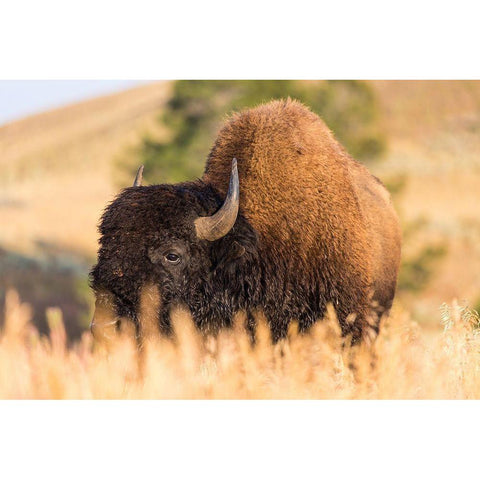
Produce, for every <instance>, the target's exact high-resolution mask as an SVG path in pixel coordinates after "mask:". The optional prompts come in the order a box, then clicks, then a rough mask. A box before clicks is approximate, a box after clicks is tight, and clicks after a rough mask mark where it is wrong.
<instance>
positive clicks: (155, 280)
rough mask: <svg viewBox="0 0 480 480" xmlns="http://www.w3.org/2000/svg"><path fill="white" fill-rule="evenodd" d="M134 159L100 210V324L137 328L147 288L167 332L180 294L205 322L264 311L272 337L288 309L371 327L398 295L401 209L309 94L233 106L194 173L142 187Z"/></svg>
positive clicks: (212, 328)
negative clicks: (121, 186) (131, 174)
mask: <svg viewBox="0 0 480 480" xmlns="http://www.w3.org/2000/svg"><path fill="white" fill-rule="evenodd" d="M142 170H143V168H142V167H141V168H140V169H139V172H138V173H137V178H136V179H135V182H134V184H133V187H130V188H126V189H125V190H123V191H122V192H121V193H120V194H119V195H118V196H117V198H116V199H115V200H114V201H113V202H112V203H111V204H110V205H109V206H108V207H107V209H106V210H105V212H104V214H103V216H102V219H101V224H100V227H99V230H100V234H101V238H100V249H99V253H98V263H97V264H96V266H95V267H94V268H93V270H92V272H91V284H92V287H93V289H94V291H95V294H96V311H95V315H94V320H93V321H92V331H93V333H94V335H101V334H102V333H103V332H104V331H105V328H106V326H107V325H110V326H115V325H116V326H118V322H119V319H122V321H127V322H128V321H132V322H134V324H135V325H136V327H137V333H138V331H139V328H140V323H141V321H140V316H141V315H140V310H141V304H142V300H141V297H142V292H144V291H145V287H146V286H149V287H148V288H150V294H151V292H152V288H153V291H154V292H156V295H157V297H158V300H159V305H160V306H159V308H158V309H157V310H156V313H155V319H154V323H155V328H156V329H158V330H159V331H160V332H162V333H163V334H166V335H169V334H170V333H171V328H172V327H171V324H170V316H169V312H170V311H171V309H172V308H173V307H174V306H176V305H184V306H186V307H188V309H189V310H190V312H191V314H192V317H193V320H194V322H195V324H196V326H197V327H198V328H199V329H200V330H201V331H203V332H216V331H218V329H220V328H222V327H229V326H230V325H231V323H232V318H233V316H234V315H235V313H236V312H239V311H243V312H245V313H246V315H247V319H248V321H247V327H248V328H250V329H252V328H253V326H254V320H253V319H254V318H255V316H254V314H255V312H258V311H262V312H263V314H264V316H265V318H266V319H267V321H268V323H269V326H270V329H271V333H272V339H273V340H274V341H277V340H279V339H280V338H282V337H284V336H285V335H286V334H287V330H288V326H289V324H290V322H291V321H292V320H295V321H297V322H298V326H299V329H300V331H307V330H308V329H309V327H310V326H311V325H312V324H313V323H314V322H316V321H317V320H319V319H321V318H322V317H324V315H325V312H326V307H327V305H328V304H332V305H333V307H334V309H335V311H336V314H337V318H338V322H339V324H340V327H341V330H342V333H343V334H344V335H351V337H352V339H353V341H354V342H358V341H361V340H363V339H367V338H368V339H371V338H372V337H374V336H375V334H376V333H378V329H379V323H380V319H381V316H382V315H383V314H386V313H388V312H389V310H390V308H391V305H392V301H393V298H394V294H395V286H396V280H397V273H398V268H399V262H400V244H401V235H400V229H399V223H398V218H397V215H396V213H395V211H394V208H393V206H392V202H391V199H390V196H389V193H388V192H387V190H386V189H385V187H384V186H383V184H382V183H381V182H380V180H378V179H377V178H376V177H374V176H373V175H372V174H370V173H369V171H368V170H367V169H366V168H365V167H364V166H363V165H361V164H360V163H358V162H357V161H355V160H354V159H353V158H352V157H351V156H350V155H349V154H348V153H347V152H346V151H345V150H344V148H343V147H342V146H341V145H340V144H339V142H338V141H337V140H336V139H335V138H334V136H333V134H332V132H331V131H330V130H329V129H328V127H327V126H326V125H325V123H324V122H323V121H322V120H321V119H320V118H319V117H318V116H317V115H316V114H314V113H313V112H312V111H310V110H309V109H308V108H307V107H306V106H304V105H303V104H301V103H299V102H297V101H295V100H290V99H288V100H279V101H272V102H270V103H266V104H263V105H260V106H258V107H256V108H252V109H247V110H244V111H242V112H240V113H237V114H234V115H233V116H232V117H231V119H230V120H229V121H228V122H227V123H226V125H225V126H224V127H223V128H222V129H221V131H220V133H219V135H218V138H217V139H216V141H215V144H214V146H213V148H212V150H211V152H210V154H209V156H208V159H207V163H206V168H205V172H204V175H203V177H202V178H201V179H198V180H196V181H191V182H185V183H180V184H176V185H150V186H141V177H142Z"/></svg>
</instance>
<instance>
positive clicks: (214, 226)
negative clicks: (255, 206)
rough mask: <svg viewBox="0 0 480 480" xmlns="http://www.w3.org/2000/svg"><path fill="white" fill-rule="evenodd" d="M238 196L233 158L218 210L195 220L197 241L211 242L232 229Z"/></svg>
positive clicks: (237, 183)
mask: <svg viewBox="0 0 480 480" xmlns="http://www.w3.org/2000/svg"><path fill="white" fill-rule="evenodd" d="M239 196H240V186H239V182H238V170H237V160H236V159H235V158H234V159H233V161H232V173H231V175H230V184H229V186H228V192H227V197H226V198H225V202H223V205H222V206H221V207H220V210H218V212H217V213H215V214H214V215H212V216H211V217H198V218H197V219H196V220H195V229H196V231H197V237H198V238H199V239H201V240H209V241H210V242H213V241H214V240H218V239H219V238H222V237H224V236H225V235H226V234H227V233H228V232H229V231H230V230H231V229H232V227H233V225H235V221H236V219H237V214H238V206H239Z"/></svg>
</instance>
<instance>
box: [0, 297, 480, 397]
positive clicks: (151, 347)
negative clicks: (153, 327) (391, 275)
mask: <svg viewBox="0 0 480 480" xmlns="http://www.w3.org/2000/svg"><path fill="white" fill-rule="evenodd" d="M6 300H7V301H6V323H5V325H4V329H3V332H2V334H1V337H0V398H13V399H15V398H16V399H18V398H31V399H35V398H43V399H48V398H50V399H51V398H54V399H478V398H480V382H479V380H480V335H479V332H480V330H479V318H478V315H477V314H476V313H474V312H470V311H468V310H465V309H463V308H461V307H459V306H458V304H453V305H451V306H446V305H444V306H443V308H442V325H443V331H442V332H435V333H432V332H428V331H425V330H423V329H421V328H420V327H419V325H418V324H417V323H416V322H413V321H411V320H410V318H409V315H408V313H406V312H402V311H395V312H394V313H393V315H392V316H391V318H389V319H388V320H387V321H386V322H385V324H384V325H383V328H382V331H381V334H380V336H379V338H378V339H377V340H376V342H375V344H374V346H373V347H366V346H363V347H348V339H347V340H346V343H347V345H346V346H345V345H344V344H345V339H344V338H342V337H341V335H340V331H339V327H338V323H337V321H336V319H335V316H334V314H332V313H330V315H329V316H328V318H326V319H324V321H323V322H319V323H317V324H316V325H315V327H314V328H313V329H312V331H311V332H310V334H309V335H299V334H298V332H297V331H296V327H295V325H294V324H292V326H291V328H290V331H289V335H288V338H287V339H286V340H282V341H280V342H279V343H278V344H276V345H274V346H272V343H271V341H270V337H269V329H268V328H267V326H266V323H265V322H264V321H263V319H262V318H257V320H258V328H257V342H256V344H255V346H254V347H252V346H251V343H250V340H249V338H248V337H247V335H246V334H245V330H244V329H243V328H242V326H243V321H244V319H243V318H242V316H241V315H239V316H238V318H237V319H236V327H235V328H234V329H233V330H228V331H224V332H221V333H220V335H219V336H218V337H217V338H213V337H207V338H204V337H201V336H200V335H199V334H198V333H197V331H196V329H195V328H194V326H193V322H192V321H191V318H190V316H189V314H188V313H187V312H185V311H177V312H175V313H174V314H173V315H172V319H173V325H174V331H175V336H174V338H173V339H172V340H167V339H165V338H160V336H157V335H154V334H150V335H149V336H148V337H146V338H145V339H144V340H143V342H142V344H141V347H140V349H138V348H137V343H136V341H135V338H134V335H133V334H132V332H131V331H128V329H126V330H125V331H123V332H121V333H120V334H118V335H116V336H115V337H110V338H109V340H108V343H105V342H103V343H101V344H95V345H93V343H92V337H91V335H90V334H89V333H84V334H83V336H82V339H81V340H80V341H79V342H77V343H76V344H75V345H74V346H73V347H72V348H69V347H68V346H67V338H66V334H65V328H64V325H63V322H62V315H61V311H60V310H59V309H55V308H52V309H50V310H49V311H48V312H47V315H48V321H49V326H50V333H49V335H48V337H47V336H40V335H39V334H38V331H37V330H36V329H35V327H33V326H32V325H31V323H30V322H29V319H30V312H29V307H28V306H26V305H24V304H21V302H20V300H19V298H18V295H17V293H16V292H15V291H13V290H11V291H9V292H8V294H7V299H6Z"/></svg>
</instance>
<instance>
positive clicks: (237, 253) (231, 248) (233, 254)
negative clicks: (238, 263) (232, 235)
mask: <svg viewBox="0 0 480 480" xmlns="http://www.w3.org/2000/svg"><path fill="white" fill-rule="evenodd" d="M222 246H223V248H221V249H220V251H218V250H217V253H218V257H217V262H216V268H218V267H225V266H226V265H228V264H230V263H232V262H234V261H235V260H238V259H239V258H240V257H242V256H243V255H244V254H245V252H246V249H245V247H244V246H243V245H241V244H240V243H239V242H237V241H236V240H235V241H233V242H232V243H230V242H223V245H222Z"/></svg>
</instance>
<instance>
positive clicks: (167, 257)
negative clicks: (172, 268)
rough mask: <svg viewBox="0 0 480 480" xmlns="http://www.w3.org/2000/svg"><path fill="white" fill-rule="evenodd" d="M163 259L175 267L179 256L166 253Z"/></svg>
mask: <svg viewBox="0 0 480 480" xmlns="http://www.w3.org/2000/svg"><path fill="white" fill-rule="evenodd" d="M164 258H165V260H166V261H167V262H168V263H171V264H172V265H176V264H177V263H179V262H180V256H179V255H177V254H176V253H172V252H170V253H166V254H165V257H164Z"/></svg>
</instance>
